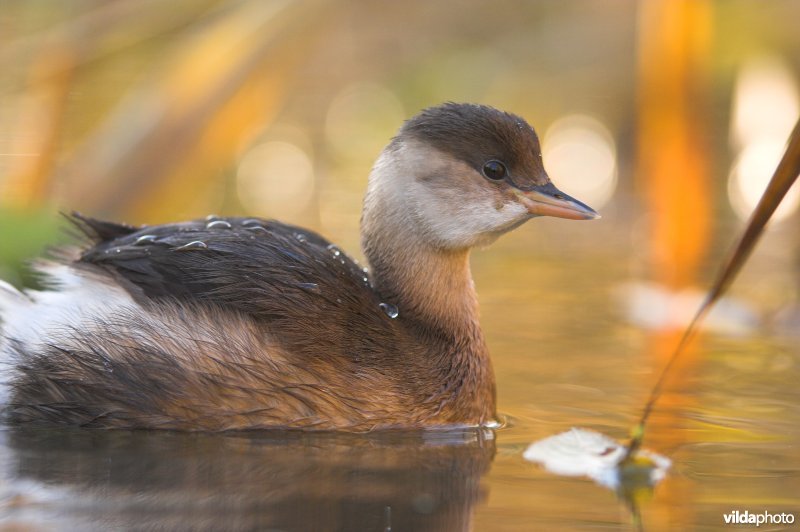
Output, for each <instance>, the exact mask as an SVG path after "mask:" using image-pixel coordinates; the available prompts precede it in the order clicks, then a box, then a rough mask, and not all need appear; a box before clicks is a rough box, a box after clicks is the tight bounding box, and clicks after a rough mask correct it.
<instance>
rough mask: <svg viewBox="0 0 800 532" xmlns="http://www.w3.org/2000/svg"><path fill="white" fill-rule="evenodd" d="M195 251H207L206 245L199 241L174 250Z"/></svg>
mask: <svg viewBox="0 0 800 532" xmlns="http://www.w3.org/2000/svg"><path fill="white" fill-rule="evenodd" d="M196 249H208V245H207V244H206V243H205V242H202V241H200V240H194V241H192V242H189V243H188V244H184V245H182V246H181V247H179V248H176V251H193V250H196Z"/></svg>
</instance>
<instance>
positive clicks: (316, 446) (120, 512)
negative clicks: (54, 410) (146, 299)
mask: <svg viewBox="0 0 800 532" xmlns="http://www.w3.org/2000/svg"><path fill="white" fill-rule="evenodd" d="M2 438H3V439H4V440H5V442H4V444H3V445H2V453H3V454H2V460H3V465H2V470H3V475H4V477H5V478H4V479H3V484H4V486H3V488H2V491H3V493H1V494H0V513H3V514H4V516H5V523H6V524H18V525H21V526H25V527H29V526H31V525H36V524H39V525H49V526H52V524H53V523H54V522H57V523H58V526H59V527H62V528H64V529H80V528H81V527H83V526H86V525H87V523H91V524H92V525H91V526H98V525H99V526H102V527H103V528H106V529H109V528H111V529H126V530H129V529H139V528H144V529H168V530H174V529H177V528H180V529H191V530H199V529H203V530H206V529H207V530H240V529H246V530H256V529H257V530H436V531H438V530H466V529H469V528H470V526H471V520H472V511H473V507H474V506H475V505H476V503H478V502H479V501H481V500H482V499H484V498H485V490H484V489H483V488H482V486H481V477H482V476H483V475H484V474H486V473H487V472H488V470H489V467H490V464H491V462H492V459H493V457H494V454H495V444H494V433H493V432H491V431H488V430H483V431H481V430H464V431H460V432H447V433H395V434H380V435H378V434H376V435H344V434H338V435H333V434H316V435H315V434H300V433H287V432H271V433H258V434H243V433H239V434H230V435H218V434H217V435H200V434H180V433H167V432H164V433H153V432H146V431H140V432H127V431H89V430H62V429H57V430H52V429H47V430H43V429H31V428H14V429H7V430H6V431H4V432H2ZM55 520H57V521H55Z"/></svg>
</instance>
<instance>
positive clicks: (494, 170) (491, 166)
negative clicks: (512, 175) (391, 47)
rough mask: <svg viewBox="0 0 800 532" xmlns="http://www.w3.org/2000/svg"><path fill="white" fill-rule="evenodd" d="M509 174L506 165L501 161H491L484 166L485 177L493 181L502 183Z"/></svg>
mask: <svg viewBox="0 0 800 532" xmlns="http://www.w3.org/2000/svg"><path fill="white" fill-rule="evenodd" d="M507 173H508V172H507V171H506V165H504V164H503V163H501V162H500V161H489V162H488V163H486V164H484V165H483V175H485V176H486V177H487V178H488V179H491V180H492V181H500V180H501V179H503V178H504V177H506V174H507Z"/></svg>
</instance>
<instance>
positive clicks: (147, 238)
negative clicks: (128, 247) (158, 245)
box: [133, 235, 158, 246]
mask: <svg viewBox="0 0 800 532" xmlns="http://www.w3.org/2000/svg"><path fill="white" fill-rule="evenodd" d="M157 238H158V237H157V236H156V235H142V236H140V237H139V238H137V239H136V242H134V243H133V245H134V246H143V245H145V244H152V243H153V242H155V241H156V239H157Z"/></svg>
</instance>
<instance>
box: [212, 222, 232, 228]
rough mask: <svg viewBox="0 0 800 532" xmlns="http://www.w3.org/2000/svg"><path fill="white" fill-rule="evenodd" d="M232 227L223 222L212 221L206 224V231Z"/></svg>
mask: <svg viewBox="0 0 800 532" xmlns="http://www.w3.org/2000/svg"><path fill="white" fill-rule="evenodd" d="M231 227H232V226H231V224H230V223H228V222H226V221H225V220H214V221H213V222H208V223H207V224H206V229H230V228H231Z"/></svg>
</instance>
